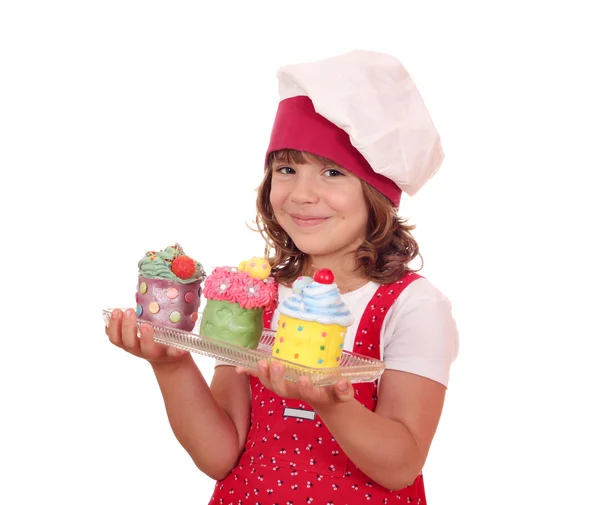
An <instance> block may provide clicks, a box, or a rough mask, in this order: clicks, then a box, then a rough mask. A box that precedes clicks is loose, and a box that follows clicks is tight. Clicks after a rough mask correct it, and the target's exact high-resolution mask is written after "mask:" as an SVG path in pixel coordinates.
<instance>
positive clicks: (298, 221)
mask: <svg viewBox="0 0 600 505" xmlns="http://www.w3.org/2000/svg"><path fill="white" fill-rule="evenodd" d="M290 217H291V218H292V221H293V222H294V224H295V225H296V226H299V227H302V228H308V227H311V226H317V225H319V224H321V223H324V222H325V221H327V219H329V218H327V217H304V216H293V215H291V214H290Z"/></svg>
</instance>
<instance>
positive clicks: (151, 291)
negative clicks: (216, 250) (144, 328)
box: [135, 244, 206, 331]
mask: <svg viewBox="0 0 600 505" xmlns="http://www.w3.org/2000/svg"><path fill="white" fill-rule="evenodd" d="M138 270H139V277H138V287H137V293H136V297H135V298H136V303H137V308H136V311H137V316H138V319H141V320H144V321H150V322H153V323H156V324H159V325H161V326H169V327H172V328H177V329H178V330H184V331H192V330H193V329H194V326H195V325H196V322H197V321H198V309H199V308H200V296H201V294H202V287H201V283H202V281H203V280H204V279H205V277H206V274H205V272H204V269H203V268H202V265H201V264H200V263H199V262H197V261H194V260H193V259H192V258H190V257H189V256H187V255H186V254H185V253H184V251H183V248H182V247H181V246H180V245H179V244H175V245H173V246H169V247H167V248H166V249H164V250H163V251H158V252H157V251H148V252H147V253H146V254H145V255H144V257H143V258H142V259H141V260H140V261H139V262H138Z"/></svg>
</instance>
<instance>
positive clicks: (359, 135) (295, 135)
mask: <svg viewBox="0 0 600 505" xmlns="http://www.w3.org/2000/svg"><path fill="white" fill-rule="evenodd" d="M277 78H278V80H279V95H280V100H281V101H280V102H279V108H278V110H277V114H276V116H275V121H274V124H273V131H272V133H271V140H270V143H269V148H268V151H267V156H268V154H269V153H272V152H274V151H278V150H280V149H295V150H298V151H306V152H309V153H312V154H315V155H318V156H321V157H324V158H328V159H330V160H332V161H334V162H336V163H337V164H338V165H340V166H342V167H344V168H346V169H347V170H349V171H351V172H352V173H354V174H355V175H356V176H357V177H359V178H361V179H363V180H364V181H366V182H367V183H369V184H370V185H371V186H373V187H374V188H376V189H377V190H379V191H380V192H381V193H383V194H384V195H385V196H387V197H388V198H389V199H390V200H391V201H392V202H393V203H394V204H395V205H396V206H398V205H399V203H400V194H401V192H402V191H405V192H406V193H408V194H409V195H411V196H412V195H414V194H415V193H416V192H417V191H418V190H419V189H420V188H421V187H422V186H423V185H424V184H425V183H426V182H427V181H428V180H429V179H430V178H431V177H432V176H433V175H434V174H435V173H436V172H437V170H438V168H439V167H440V165H441V164H442V161H443V159H444V153H443V150H442V146H441V143H440V137H439V135H438V132H437V131H436V129H435V126H434V124H433V122H432V120H431V117H430V116H429V112H428V111H427V108H426V107H425V104H424V103H423V99H422V97H421V95H420V93H419V91H418V90H417V88H416V86H415V84H414V82H413V80H412V79H411V77H410V75H409V74H408V72H407V71H406V69H405V68H404V67H403V66H402V64H401V63H400V62H399V61H398V60H396V59H395V58H393V57H391V56H388V55H386V54H381V53H375V52H371V51H358V50H357V51H351V52H349V53H346V54H343V55H341V56H336V57H333V58H329V59H326V60H321V61H316V62H312V63H303V64H296V65H289V66H285V67H282V68H280V69H279V70H278V71H277Z"/></svg>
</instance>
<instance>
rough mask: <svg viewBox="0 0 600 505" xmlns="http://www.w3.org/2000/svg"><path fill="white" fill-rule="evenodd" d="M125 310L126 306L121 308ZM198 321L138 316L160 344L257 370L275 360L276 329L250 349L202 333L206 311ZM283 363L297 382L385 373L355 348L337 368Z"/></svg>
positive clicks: (354, 378) (372, 377) (355, 379)
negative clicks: (186, 326) (183, 323)
mask: <svg viewBox="0 0 600 505" xmlns="http://www.w3.org/2000/svg"><path fill="white" fill-rule="evenodd" d="M112 310H113V309H104V310H103V311H102V315H103V316H104V323H105V325H106V326H108V322H109V320H110V315H111V313H112ZM121 310H123V311H124V310H125V309H121ZM199 316H200V317H199V318H198V322H197V323H196V326H195V327H194V329H193V330H192V331H191V332H189V331H183V330H177V329H175V328H169V327H166V326H161V325H158V324H156V323H151V322H149V321H143V320H141V319H138V320H137V327H138V335H139V327H140V324H141V323H145V324H148V325H150V326H151V327H152V328H153V329H154V340H155V341H156V342H158V343H160V344H164V345H169V346H172V347H177V348H178V349H183V350H185V351H191V352H195V353H198V354H202V355H204V356H209V357H212V358H216V359H218V360H220V361H223V362H225V363H229V364H231V365H236V366H241V367H244V368H249V369H252V370H257V368H258V362H259V361H262V360H267V361H271V360H272V359H274V358H273V357H272V356H271V349H272V346H273V342H274V340H275V332H274V331H271V330H266V329H265V330H264V331H263V333H262V336H261V339H260V342H259V344H258V348H257V349H246V348H245V347H240V346H237V345H233V344H230V343H228V342H221V341H219V340H214V339H212V338H209V337H204V336H202V335H200V332H199V326H200V321H201V319H202V314H199ZM278 361H279V362H280V363H282V364H283V367H284V371H285V378H286V379H287V380H290V381H292V382H297V381H298V379H299V378H300V377H302V376H307V377H310V379H311V381H312V383H313V384H314V385H315V386H328V385H331V384H335V383H336V382H337V381H338V380H340V379H342V378H346V379H348V380H349V381H350V382H351V383H359V382H373V381H375V380H377V379H379V378H380V377H381V374H382V373H383V370H384V368H385V365H384V364H383V362H382V361H379V360H376V359H373V358H368V357H366V356H361V355H360V354H355V353H353V352H348V351H344V352H343V353H342V359H341V360H340V365H339V367H335V368H313V367H308V366H302V365H298V364H296V363H292V362H291V361H287V360H284V359H278Z"/></svg>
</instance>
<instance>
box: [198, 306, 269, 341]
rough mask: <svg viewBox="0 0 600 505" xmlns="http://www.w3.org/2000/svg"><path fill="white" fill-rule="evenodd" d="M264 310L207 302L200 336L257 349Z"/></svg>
mask: <svg viewBox="0 0 600 505" xmlns="http://www.w3.org/2000/svg"><path fill="white" fill-rule="evenodd" d="M263 313H264V309H244V308H242V307H240V306H239V304H238V303H235V302H234V303H231V302H227V301H223V300H207V301H206V305H205V307H204V310H203V312H202V322H201V323H200V335H202V336H204V337H210V338H214V339H215V340H221V341H224V342H229V343H230V344H235V345H239V346H241V347H246V348H248V349H256V348H257V347H258V341H259V340H260V336H261V335H262V330H263Z"/></svg>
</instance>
